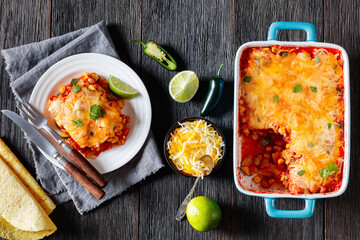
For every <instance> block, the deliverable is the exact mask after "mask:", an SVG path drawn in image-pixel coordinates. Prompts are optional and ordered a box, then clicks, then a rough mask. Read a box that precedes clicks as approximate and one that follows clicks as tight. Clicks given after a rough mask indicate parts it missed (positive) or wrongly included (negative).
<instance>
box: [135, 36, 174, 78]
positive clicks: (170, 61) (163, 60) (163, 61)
mask: <svg viewBox="0 0 360 240" xmlns="http://www.w3.org/2000/svg"><path fill="white" fill-rule="evenodd" d="M129 41H130V42H137V43H140V44H141V45H143V46H144V53H145V54H146V55H147V56H149V57H151V58H152V59H154V60H155V61H156V62H157V63H159V64H160V65H161V66H163V67H164V68H166V69H167V70H170V71H174V70H176V69H177V64H176V61H175V59H174V58H173V57H172V56H171V55H170V54H169V53H168V52H167V51H165V49H164V48H162V47H161V46H160V45H159V44H157V43H156V42H155V41H152V40H151V41H148V42H147V43H144V42H142V41H140V40H135V39H130V40H129Z"/></svg>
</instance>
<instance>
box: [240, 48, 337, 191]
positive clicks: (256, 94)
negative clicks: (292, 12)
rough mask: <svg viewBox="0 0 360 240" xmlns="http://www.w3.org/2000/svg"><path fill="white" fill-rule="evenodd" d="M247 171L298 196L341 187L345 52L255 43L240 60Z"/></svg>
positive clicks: (261, 182) (243, 164)
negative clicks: (258, 45) (265, 45)
mask: <svg viewBox="0 0 360 240" xmlns="http://www.w3.org/2000/svg"><path fill="white" fill-rule="evenodd" d="M239 134H240V136H241V137H242V149H241V153H242V159H241V164H240V170H241V171H243V173H244V174H245V175H247V176H251V177H252V179H253V182H254V184H259V185H261V186H262V187H263V188H264V189H269V188H271V187H272V186H273V185H274V186H275V185H278V186H283V187H284V188H285V192H290V193H291V194H303V193H305V194H310V193H324V192H331V191H335V190H338V189H339V188H340V187H341V181H342V169H343V162H344V79H343V59H342V56H341V53H340V51H338V50H336V49H330V48H316V47H290V46H278V45H275V46H269V47H249V48H247V49H245V50H244V51H243V53H242V56H241V59H240V98H239Z"/></svg>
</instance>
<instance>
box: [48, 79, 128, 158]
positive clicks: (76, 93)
mask: <svg viewBox="0 0 360 240" xmlns="http://www.w3.org/2000/svg"><path fill="white" fill-rule="evenodd" d="M48 105H49V111H50V112H51V113H53V114H54V116H55V122H56V124H57V125H58V127H59V128H60V131H61V136H62V137H63V138H64V139H66V140H65V141H66V142H67V143H68V144H70V145H71V146H72V147H73V148H75V149H76V150H78V151H79V152H81V153H82V154H83V155H84V156H85V157H90V156H98V155H99V154H100V153H101V152H103V151H105V150H107V149H110V148H112V147H114V146H115V145H123V144H124V143H125V141H126V137H127V135H128V133H129V128H128V127H127V126H126V124H127V123H128V122H129V117H128V116H125V115H123V114H122V113H121V109H122V108H123V107H124V102H123V100H122V99H120V98H118V97H116V96H115V95H114V94H112V93H111V91H110V89H109V85H108V82H107V81H106V79H104V78H101V77H99V76H98V75H97V74H95V73H85V74H84V75H82V76H80V77H79V78H74V79H72V80H71V82H70V83H69V84H68V85H66V86H64V87H61V88H60V93H59V94H58V95H57V96H53V97H51V98H50V99H49V101H48Z"/></svg>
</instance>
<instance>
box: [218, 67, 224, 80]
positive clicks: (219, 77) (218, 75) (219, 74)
mask: <svg viewBox="0 0 360 240" xmlns="http://www.w3.org/2000/svg"><path fill="white" fill-rule="evenodd" d="M223 66H224V64H221V65H220V68H219V70H218V73H217V75H216V76H217V77H218V78H220V71H221V69H222V68H223Z"/></svg>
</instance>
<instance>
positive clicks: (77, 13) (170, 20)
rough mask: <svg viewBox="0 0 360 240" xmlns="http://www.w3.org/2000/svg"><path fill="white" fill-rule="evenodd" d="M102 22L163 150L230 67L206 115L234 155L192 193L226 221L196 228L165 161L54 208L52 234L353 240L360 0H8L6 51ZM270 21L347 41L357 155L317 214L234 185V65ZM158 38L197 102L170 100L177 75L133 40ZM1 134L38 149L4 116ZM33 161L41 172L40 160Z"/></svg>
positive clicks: (293, 36)
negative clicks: (99, 200) (181, 212)
mask: <svg viewBox="0 0 360 240" xmlns="http://www.w3.org/2000/svg"><path fill="white" fill-rule="evenodd" d="M103 19H105V20H106V23H107V26H108V29H109V31H110V34H111V37H112V39H113V41H114V43H115V45H116V48H117V51H118V53H119V55H120V58H121V60H122V61H124V62H125V63H126V64H128V65H129V66H130V67H132V68H133V69H134V70H135V71H136V72H137V73H138V74H139V76H140V77H141V79H142V80H143V81H144V83H145V85H146V87H147V89H148V92H149V94H150V98H151V104H152V109H153V119H152V130H153V132H154V135H155V137H156V141H157V143H158V145H159V147H161V146H162V141H163V139H164V136H165V134H166V131H167V130H168V128H169V127H170V126H171V125H172V124H173V123H174V122H176V121H177V120H179V119H181V118H185V117H189V116H198V115H199V111H200V107H201V104H202V101H203V98H204V97H205V94H206V90H207V85H208V79H209V78H210V77H211V76H212V75H214V73H215V72H216V71H217V69H218V67H219V65H220V64H221V63H224V69H223V72H222V73H223V77H224V79H225V80H226V85H225V93H224V95H223V98H222V100H221V102H220V105H219V106H218V107H217V109H216V111H214V112H213V113H212V114H211V115H210V116H209V119H210V120H211V121H213V122H215V123H216V124H217V125H218V126H219V127H220V128H221V129H222V130H223V131H224V132H225V135H226V140H227V152H228V154H227V156H226V159H225V161H224V164H223V165H222V167H221V169H220V170H219V171H217V172H215V173H214V174H213V175H211V176H210V177H208V178H207V179H206V181H203V182H201V184H200V185H199V186H198V188H197V190H196V193H195V194H196V195H205V196H208V197H211V198H213V199H214V200H215V201H217V202H218V203H219V205H220V207H221V209H222V214H223V219H222V221H221V223H220V225H219V226H218V228H217V229H215V230H213V231H211V232H208V233H200V232H197V231H195V230H194V229H193V228H192V227H191V226H190V225H189V223H188V222H187V221H183V222H181V223H178V222H177V221H175V218H174V215H175V212H176V208H177V207H178V205H179V203H180V202H181V201H182V200H183V198H184V197H185V196H186V194H187V192H188V191H189V189H190V188H191V186H192V184H193V182H194V180H193V179H189V178H185V177H182V176H179V175H177V174H175V173H174V172H172V170H171V169H170V168H169V167H166V168H164V169H162V170H161V171H159V172H158V173H156V174H154V175H153V176H151V177H149V178H147V179H145V180H144V181H143V182H142V183H141V184H137V185H135V186H133V187H131V188H130V189H129V190H127V191H126V192H125V193H124V194H122V195H121V196H119V197H117V198H115V199H113V200H111V201H109V202H107V203H105V204H104V205H102V206H101V207H99V208H98V209H96V210H94V211H92V212H90V213H88V214H86V215H84V216H81V215H79V214H78V212H77V211H76V209H75V207H74V205H73V203H72V202H69V203H66V204H63V205H60V206H57V208H56V209H55V211H54V212H53V213H52V214H51V218H52V219H53V221H54V222H55V224H56V225H57V227H58V230H57V231H56V233H55V234H53V235H52V236H51V237H50V239H356V238H359V231H360V230H359V229H360V221H359V218H360V211H359V207H358V206H359V204H360V197H359V196H360V184H358V182H360V174H359V173H358V171H359V170H360V165H359V163H357V160H358V157H359V155H360V152H359V149H358V148H357V144H359V141H360V139H359V124H358V122H359V120H360V116H359V114H360V108H359V107H360V101H359V98H358V97H357V93H358V92H359V91H358V90H360V83H359V82H360V81H359V77H360V76H359V74H360V67H359V66H360V60H359V56H360V44H359V41H360V28H359V24H360V1H358V0H342V1H336V0H333V1H332V0H322V1H313V0H301V1H291V0H290V1H286V0H276V1H266V0H251V1H226V0H223V1H222V0H217V1H216V0H211V1H206V0H203V1H200V0H199V1H191V0H189V1H180V0H179V1H177V0H176V1H141V0H136V1H114V0H102V1H98V0H83V1H75V0H73V1H61V0H58V1H56V0H41V1H40V0H23V1H21V0H19V1H13V0H1V1H0V24H1V25H0V48H1V49H5V48H10V47H14V46H19V45H22V44H26V43H31V42H35V41H40V40H44V39H47V38H50V37H54V36H59V35H61V34H64V33H67V32H69V31H73V30H76V29H79V28H82V27H87V26H90V25H92V24H95V23H97V22H99V21H101V20H103ZM274 21H306V22H311V23H313V24H315V26H316V30H317V36H318V41H321V42H330V43H336V44H339V45H341V46H343V47H344V48H345V49H346V50H347V52H348V54H349V58H350V69H351V104H352V106H351V111H352V134H351V135H352V148H351V149H352V151H351V175H350V184H349V186H348V189H347V191H346V192H345V194H344V195H342V196H340V197H338V198H334V199H326V200H317V202H316V208H315V214H314V216H313V217H311V218H309V219H273V218H270V217H269V216H268V215H267V214H266V212H265V207H264V200H263V199H262V198H255V197H249V196H245V195H243V194H241V193H240V192H238V191H237V189H236V188H235V185H234V183H233V173H232V168H233V164H232V160H233V159H232V122H233V121H232V119H233V74H234V73H233V66H234V57H235V53H236V50H237V49H238V47H239V46H240V45H241V44H243V43H245V42H248V41H255V40H265V39H266V37H267V31H268V28H269V26H270V24H271V23H272V22H274ZM130 38H134V39H142V40H144V41H147V40H151V39H153V40H156V41H157V42H159V43H161V44H162V45H164V46H166V48H167V49H169V51H170V52H171V53H173V55H174V56H175V57H176V59H177V60H178V63H179V70H186V69H190V70H193V71H195V72H196V73H197V74H198V76H199V78H200V88H199V91H198V93H197V94H196V96H195V98H194V99H193V100H192V101H191V102H189V103H185V104H180V103H176V102H174V101H173V100H172V99H171V98H170V96H169V93H168V83H169V81H170V79H171V78H172V77H173V75H174V72H169V71H167V70H165V69H163V68H162V67H160V66H159V65H157V64H156V63H154V62H153V61H152V60H151V59H150V58H148V57H146V56H144V55H143V53H142V50H141V48H140V46H139V45H137V44H132V43H129V42H128V39H130ZM304 39H305V33H304V32H301V31H286V32H285V31H281V32H280V40H304ZM0 86H1V89H0V93H1V96H0V108H1V109H11V110H15V111H17V109H16V107H15V103H14V96H13V94H12V93H11V91H10V88H9V76H8V75H7V73H6V72H5V62H4V60H3V59H1V60H0ZM0 122H1V128H0V137H1V138H3V139H4V141H5V142H6V143H7V144H8V145H9V146H10V147H11V149H12V150H13V151H14V152H15V154H16V155H17V156H18V157H19V158H20V159H29V158H31V154H30V151H29V148H28V146H27V144H26V142H25V140H24V135H23V133H22V132H21V130H19V128H17V127H15V126H14V125H13V124H11V123H10V122H9V121H8V120H7V119H5V118H4V117H3V116H2V115H0ZM26 167H27V168H28V169H29V170H30V172H31V173H32V174H33V173H34V171H33V166H28V165H26ZM277 205H278V206H277V207H279V208H283V209H300V208H303V206H304V203H303V201H301V200H289V199H287V200H278V201H277Z"/></svg>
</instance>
